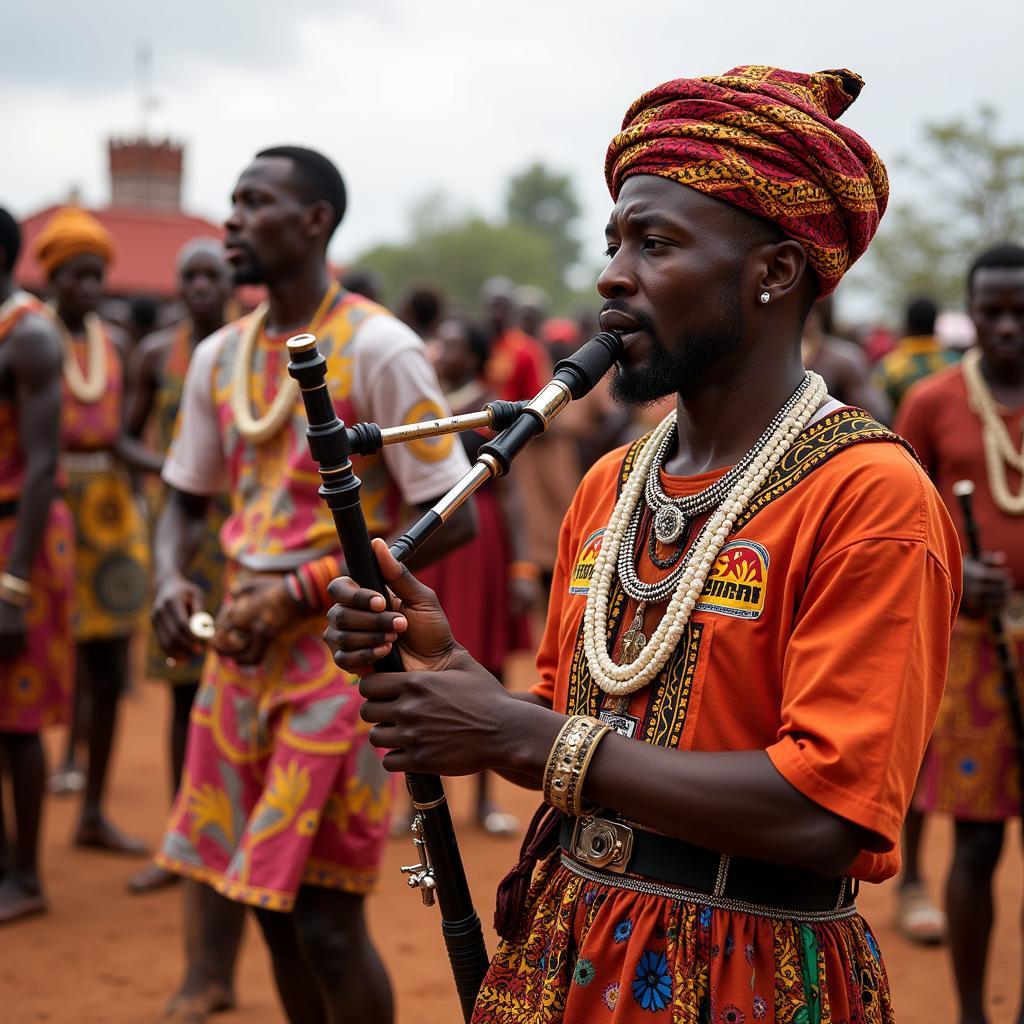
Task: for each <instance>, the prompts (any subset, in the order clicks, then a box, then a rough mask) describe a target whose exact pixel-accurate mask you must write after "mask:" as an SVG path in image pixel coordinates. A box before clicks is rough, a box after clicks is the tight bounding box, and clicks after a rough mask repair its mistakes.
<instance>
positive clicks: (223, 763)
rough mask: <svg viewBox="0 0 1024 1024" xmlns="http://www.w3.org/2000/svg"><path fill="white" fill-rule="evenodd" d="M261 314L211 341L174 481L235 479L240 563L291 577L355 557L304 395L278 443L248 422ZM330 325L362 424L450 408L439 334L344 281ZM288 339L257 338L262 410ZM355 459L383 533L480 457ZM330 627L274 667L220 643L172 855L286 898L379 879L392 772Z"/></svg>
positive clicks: (261, 902) (167, 841)
mask: <svg viewBox="0 0 1024 1024" xmlns="http://www.w3.org/2000/svg"><path fill="white" fill-rule="evenodd" d="M247 323H248V321H247V320H246V319H243V320H240V321H237V322H235V323H233V324H229V325H228V326H226V327H225V328H223V329H222V330H221V331H219V332H218V333H217V334H215V335H213V336H212V337H211V338H208V339H207V340H206V341H204V342H203V343H202V344H201V345H200V346H199V347H198V348H197V349H196V352H195V355H194V356H193V359H192V363H191V365H190V367H189V373H188V378H187V380H186V383H185V392H184V396H183V399H182V406H181V412H180V414H179V419H178V425H177V431H176V434H177V436H176V438H175V441H174V443H173V444H172V447H171V453H170V457H169V459H168V462H167V465H166V467H165V469H164V479H165V480H166V481H167V483H168V484H170V485H171V486H172V487H175V488H177V489H178V490H181V491H185V492H188V493H192V494H205V495H211V496H212V495H214V494H217V493H220V492H221V491H223V490H224V488H225V485H227V487H228V489H229V490H230V493H231V514H230V515H229V516H228V519H227V520H226V522H225V523H224V526H223V528H222V530H221V547H222V548H223V550H224V553H225V555H226V556H227V559H228V569H227V572H228V575H229V577H231V576H237V575H241V574H245V573H247V572H280V573H287V572H290V571H293V570H295V569H296V568H298V567H299V566H301V565H303V564H305V563H309V562H312V561H316V560H319V559H323V558H325V557H327V556H331V555H339V556H340V551H339V544H338V539H337V534H336V532H335V527H334V522H333V519H332V518H331V514H330V511H329V510H328V508H327V507H326V505H325V504H324V503H323V501H322V499H321V498H320V497H319V496H318V494H317V488H318V486H319V482H320V481H319V476H318V473H317V468H316V465H315V463H314V462H313V461H312V459H311V458H310V455H309V452H308V448H307V445H306V438H305V428H306V421H305V414H304V411H303V408H302V402H301V398H297V399H296V405H295V411H294V413H293V415H292V418H291V420H290V421H289V422H288V423H287V424H286V425H285V427H284V428H283V429H282V430H281V431H279V432H278V434H277V435H275V436H274V437H272V438H270V439H269V440H268V441H266V442H264V443H263V444H260V445H255V444H252V443H250V442H248V441H246V440H245V439H244V438H243V437H242V436H241V435H240V434H239V432H238V430H237V427H236V426H235V423H234V417H233V415H232V412H231V402H230V394H231V377H232V367H233V365H234V362H235V357H236V353H237V350H238V345H239V343H240V341H241V338H242V336H243V332H244V331H245V328H246V325H247ZM317 334H318V342H319V348H320V351H321V352H322V353H323V355H324V356H325V358H326V359H327V364H328V370H327V382H328V386H329V388H330V391H331V395H332V397H333V399H334V402H335V407H336V408H337V411H338V415H339V416H340V417H341V418H342V419H343V420H345V421H346V422H355V421H357V420H374V421H375V422H378V423H381V424H384V425H392V424H396V423H404V422H414V421H416V420H420V419H427V418H430V419H433V418H435V417H436V416H439V415H443V414H444V405H443V400H442V398H441V395H440V390H439V388H438V386H437V381H436V378H435V377H434V375H433V371H432V370H431V369H430V368H429V366H428V364H427V362H426V358H425V354H424V350H423V346H422V343H421V342H420V341H419V339H418V338H416V337H415V335H413V334H412V332H411V331H408V330H407V329H406V328H405V327H404V326H403V325H402V324H400V323H399V322H398V321H397V320H395V319H394V318H393V317H391V316H390V315H388V314H387V313H386V311H385V310H383V309H382V308H381V307H379V306H376V305H374V304H373V303H370V302H368V301H367V300H365V299H363V298H361V297H359V296H356V295H351V294H348V293H345V292H340V293H339V294H338V296H337V297H336V298H335V300H334V303H333V305H332V306H331V308H330V311H329V313H328V314H327V316H326V318H325V319H324V320H323V322H322V324H321V325H320V327H319V329H318V332H317ZM284 340H285V338H284V337H278V338H268V337H266V336H265V335H261V337H260V338H259V339H258V341H257V344H256V349H255V354H254V357H253V365H252V367H251V370H250V396H251V399H250V400H251V403H252V409H253V412H254V413H255V415H256V416H262V415H264V414H265V413H266V411H267V409H268V408H269V407H270V405H271V403H272V402H273V399H274V397H275V395H276V393H277V390H278V387H279V386H280V384H281V382H282V381H284V380H286V379H287V373H286V365H287V362H288V356H287V352H286V350H285V347H284ZM355 461H356V463H357V464H356V472H357V473H358V475H359V477H360V478H361V480H362V481H363V491H362V501H363V509H364V514H365V517H366V522H367V527H368V529H369V531H370V533H371V534H372V535H378V536H384V535H387V534H388V533H390V532H392V531H393V530H394V529H395V528H396V527H397V526H398V524H399V523H400V522H401V521H402V520H403V519H405V518H407V517H408V515H409V510H408V506H409V505H414V504H419V503H422V502H424V501H427V500H430V499H432V498H434V497H436V496H439V495H440V494H442V493H444V492H445V491H446V490H447V489H448V488H449V487H450V486H451V484H453V483H454V482H455V481H456V480H457V479H458V478H459V477H460V476H461V475H462V473H463V472H464V471H465V470H466V469H467V468H468V463H467V461H466V459H465V456H464V455H463V453H462V450H461V446H457V445H454V444H453V443H452V439H451V437H446V438H437V439H435V440H433V441H426V442H420V443H419V444H418V445H409V446H395V447H393V448H389V449H387V453H386V454H385V455H384V456H383V457H381V456H380V455H378V456H374V457H372V458H367V459H357V460H355ZM214 610H215V609H211V611H214ZM324 626H325V622H324V619H323V618H322V616H320V615H312V616H310V617H308V618H304V619H301V620H299V621H297V622H294V623H293V624H292V625H291V626H290V627H289V628H288V629H286V630H285V631H284V632H283V634H282V635H281V636H280V637H279V638H278V639H277V640H276V641H275V642H274V643H273V644H272V645H271V647H270V648H269V650H268V652H267V654H266V656H265V657H264V660H263V662H262V663H261V664H260V665H258V666H254V667H244V666H240V665H238V664H237V663H235V662H234V661H233V660H232V659H230V658H224V657H220V656H218V655H217V654H215V653H212V652H211V653H210V654H209V655H208V657H207V660H206V664H205V666H204V669H203V676H202V683H201V686H200V689H199V693H198V694H197V696H196V700H195V703H194V705H193V710H192V718H191V723H190V729H189V740H188V750H187V753H186V759H185V769H184V773H183V776H182V782H181V787H180V789H179V791H178V796H177V800H176V803H175V806H174V809H173V811H172V813H171V818H170V822H169V824H168V829H167V833H166V836H165V838H164V842H163V846H162V848H161V851H160V853H159V854H158V855H157V862H158V863H159V864H161V865H163V866H164V867H166V868H168V869H169V870H172V871H176V872H178V873H180V874H184V875H187V876H189V877H192V878H197V879H199V880H200V881H204V882H207V883H209V884H210V885H212V886H213V887H214V888H215V889H217V890H218V891H219V892H221V893H222V894H224V895H225V896H228V897H230V898H231V899H235V900H238V901H240V902H243V903H248V904H251V905H253V906H258V907H266V908H269V909H272V910H282V911H289V910H291V909H292V907H293V906H294V902H295V897H296V894H297V892H298V889H299V887H300V885H303V884H309V885H322V886H326V887H328V888H336V889H342V890H344V891H347V892H352V893H365V892H368V891H369V890H370V889H372V888H373V886H374V882H375V880H376V876H377V871H378V866H379V862H380V858H381V854H382V850H383V845H384V842H385V839H386V836H387V825H388V816H389V810H390V805H391V782H390V779H389V777H388V776H387V773H386V772H385V771H384V770H383V768H382V766H381V764H380V758H379V756H378V754H377V752H376V751H375V750H374V748H372V747H371V746H370V745H369V743H368V741H367V731H368V727H366V726H365V725H363V723H362V722H361V720H360V718H359V713H358V712H359V705H360V703H361V698H360V697H359V693H358V690H357V689H356V685H355V683H356V680H355V679H354V677H352V676H349V675H347V674H346V673H344V672H342V671H340V670H339V669H338V668H337V667H336V666H335V665H334V663H333V661H332V659H331V656H330V652H329V651H328V649H327V647H326V646H325V645H324V643H323V640H322V633H323V630H324Z"/></svg>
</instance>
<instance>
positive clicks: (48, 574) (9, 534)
mask: <svg viewBox="0 0 1024 1024" xmlns="http://www.w3.org/2000/svg"><path fill="white" fill-rule="evenodd" d="M16 527H17V518H16V517H15V516H13V515H12V516H6V517H4V518H3V519H0V565H3V564H5V563H6V561H7V555H8V553H9V552H10V550H11V545H12V544H13V543H14V531H15V528H16ZM73 564H74V544H73V541H72V534H71V514H70V512H69V511H68V507H67V505H65V504H64V502H63V501H60V500H59V499H57V500H54V501H53V502H52V503H51V505H50V513H49V519H48V521H47V524H46V532H45V533H44V535H43V542H42V544H41V545H40V548H39V552H38V553H37V555H36V559H35V563H34V564H33V566H32V572H31V574H30V577H29V584H30V586H31V587H32V599H31V603H30V604H29V606H28V608H27V609H26V611H25V620H26V625H27V627H28V637H27V640H28V646H27V648H26V650H25V651H24V652H23V653H22V654H21V655H19V656H18V657H17V658H15V659H14V660H13V661H0V732H21V733H35V732H39V730H40V729H42V728H43V727H44V726H47V725H59V724H61V723H62V722H65V721H66V720H67V716H68V708H69V707H70V704H71V688H72V686H73V683H74V659H73V658H72V638H71V589H72V586H73V582H72V569H73Z"/></svg>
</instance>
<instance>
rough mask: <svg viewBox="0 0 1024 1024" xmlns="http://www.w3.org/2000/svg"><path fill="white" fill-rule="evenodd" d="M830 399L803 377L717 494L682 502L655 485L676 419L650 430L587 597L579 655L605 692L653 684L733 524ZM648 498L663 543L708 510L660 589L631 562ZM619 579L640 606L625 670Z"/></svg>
mask: <svg viewBox="0 0 1024 1024" xmlns="http://www.w3.org/2000/svg"><path fill="white" fill-rule="evenodd" d="M826 396H827V389H826V387H825V382H824V381H823V380H822V379H821V377H819V376H818V375H817V374H816V373H805V374H804V379H803V380H802V381H801V383H800V385H799V386H798V387H797V389H796V390H795V391H794V392H793V394H792V395H791V396H790V398H789V399H788V400H787V402H786V403H785V405H783V407H782V408H781V409H780V410H779V411H778V413H777V414H776V415H775V417H774V418H773V419H772V421H771V423H769V424H768V427H767V428H766V429H765V431H764V432H763V433H762V435H761V436H760V437H759V438H758V440H757V441H756V442H755V443H754V445H753V447H752V448H751V449H750V451H748V452H747V453H746V455H744V456H743V458H742V459H741V460H740V461H739V462H738V463H737V464H736V466H734V467H733V468H732V469H731V470H730V471H729V472H728V473H726V474H725V475H724V476H722V477H721V478H720V479H719V480H718V481H717V482H716V483H715V484H712V485H711V487H708V488H706V489H705V490H704V491H701V492H700V493H699V494H695V495H692V496H690V497H688V498H683V499H674V498H669V497H668V496H667V495H665V494H664V493H663V492H662V490H661V486H660V483H659V482H658V479H657V478H658V475H659V472H660V469H661V465H662V462H663V461H664V458H665V456H666V454H667V452H668V450H669V447H670V445H671V443H672V440H673V437H674V435H675V432H676V414H675V412H671V413H670V414H669V415H668V416H666V417H665V419H664V420H662V421H661V423H660V424H659V425H658V426H657V427H656V428H655V429H654V431H653V433H652V434H651V436H650V437H649V438H648V440H647V442H646V443H645V444H644V446H643V448H642V449H641V451H640V454H639V456H638V458H637V461H636V464H635V466H634V467H633V471H632V472H631V473H630V475H629V479H628V480H627V481H626V484H625V486H624V487H623V489H622V493H621V494H620V496H619V499H618V501H617V502H616V504H615V508H614V509H613V511H612V515H611V519H610V520H609V522H608V526H607V528H606V530H605V532H604V537H603V539H602V542H601V550H600V552H599V553H598V556H597V561H596V563H595V565H594V575H593V577H592V579H591V584H590V590H589V591H588V593H587V605H586V610H585V612H584V616H583V648H584V654H585V655H586V658H587V665H588V667H589V669H590V674H591V676H592V678H593V680H594V682H595V683H596V684H597V686H598V687H600V689H601V690H603V691H604V692H605V693H607V694H609V695H610V696H613V697H625V696H628V695H629V694H631V693H635V692H636V691H637V690H639V689H642V688H643V687H644V686H646V685H647V684H648V683H650V682H651V681H652V680H653V679H654V678H655V677H656V676H657V675H658V673H659V672H661V670H662V669H663V668H664V667H665V665H666V663H667V662H668V659H669V658H670V657H671V655H672V652H673V651H674V650H675V649H676V648H677V647H678V645H679V642H680V640H681V639H682V636H683V633H684V631H685V630H686V626H687V623H688V622H689V621H690V616H691V615H692V614H693V610H694V608H695V607H696V606H697V602H698V601H699V599H700V595H701V593H702V591H703V590H704V585H705V583H706V582H707V578H708V574H709V573H710V572H711V568H712V566H714V564H715V561H716V560H717V558H718V556H719V554H720V552H721V550H722V548H723V547H724V546H725V543H726V541H727V540H728V539H729V535H730V534H731V533H732V531H733V528H734V527H735V525H736V521H737V520H738V519H739V518H740V517H741V516H742V515H743V513H744V512H745V511H746V509H747V507H748V506H749V504H750V502H751V501H752V500H753V498H754V496H755V495H756V494H757V493H758V492H759V491H760V490H761V488H762V487H763V486H764V483H765V481H766V480H767V479H768V477H769V476H770V475H771V473H772V472H773V471H774V470H775V468H776V466H778V464H779V462H780V461H781V460H782V458H783V456H784V455H785V454H786V452H788V451H789V449H790V448H791V447H792V445H793V443H794V441H795V440H796V438H797V437H799V435H800V433H801V432H802V431H803V430H804V428H805V427H806V426H807V424H808V423H810V421H811V420H812V419H813V417H814V414H815V412H816V411H817V409H818V407H819V406H820V405H821V403H822V402H823V401H824V400H825V398H826ZM652 479H653V480H654V484H653V485H651V480H652ZM645 497H646V503H647V504H648V506H649V508H650V509H651V511H652V512H653V513H654V517H655V531H656V535H657V537H658V540H662V542H663V543H671V542H672V541H673V540H675V539H677V538H679V537H680V536H685V533H686V532H687V531H688V529H689V526H690V524H692V521H693V520H694V519H695V518H696V517H697V516H700V515H703V514H704V513H706V512H709V511H710V512H711V515H710V517H709V518H708V519H707V521H706V522H705V523H704V526H703V527H702V528H701V530H700V532H699V533H698V535H697V537H696V538H695V539H694V540H693V541H692V542H691V544H690V546H689V548H688V550H687V551H686V553H685V556H683V557H682V560H681V561H680V563H679V564H678V566H677V567H676V568H675V569H674V570H673V572H671V573H670V574H669V575H668V576H667V577H665V579H663V580H661V581H659V582H658V583H644V582H643V581H642V580H640V578H639V576H638V575H637V572H636V566H635V564H634V554H633V553H634V550H635V545H636V539H637V534H638V531H639V524H640V521H641V517H642V511H643V510H642V507H641V502H642V500H643V499H644V498H645ZM669 509H670V510H669ZM659 517H661V530H660V532H659V531H658V528H657V523H658V520H659ZM663 538H666V539H664V540H663ZM616 575H618V578H619V582H620V583H621V584H622V589H623V590H624V591H625V592H626V594H627V596H628V597H630V598H632V599H633V600H634V601H636V602H637V609H636V613H635V615H634V617H633V620H632V623H631V624H630V628H629V629H628V630H627V631H626V633H625V634H624V635H623V648H622V663H621V664H617V663H616V662H615V661H613V660H612V657H611V655H610V654H609V653H608V642H607V622H608V603H609V598H610V595H611V589H612V584H613V582H614V580H615V577H616ZM670 594H671V599H670V600H669V603H668V607H667V608H666V609H665V613H664V615H663V616H662V618H661V621H660V622H659V624H658V626H657V628H656V629H655V631H654V633H653V634H652V635H651V636H650V638H647V637H645V636H644V635H643V632H642V630H643V621H644V611H645V610H646V607H647V605H648V604H655V603H660V602H661V601H664V600H665V599H666V598H667V597H669V595H670Z"/></svg>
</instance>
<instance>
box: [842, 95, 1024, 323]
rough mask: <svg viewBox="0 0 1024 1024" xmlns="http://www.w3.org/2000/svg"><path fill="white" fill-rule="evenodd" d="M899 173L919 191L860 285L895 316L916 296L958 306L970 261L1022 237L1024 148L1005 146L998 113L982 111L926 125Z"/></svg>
mask: <svg viewBox="0 0 1024 1024" xmlns="http://www.w3.org/2000/svg"><path fill="white" fill-rule="evenodd" d="M895 167H896V168H897V169H899V170H900V171H901V172H902V173H901V175H900V177H906V178H911V177H913V178H916V180H917V182H918V184H919V186H920V192H919V194H917V195H915V199H914V200H913V201H910V202H904V203H901V204H899V205H895V206H894V207H893V208H892V209H890V210H889V212H888V213H887V214H886V216H885V218H884V219H883V221H882V227H881V230H880V231H879V233H878V236H877V238H876V239H875V240H874V241H873V242H872V244H871V247H870V249H869V250H868V253H867V255H866V256H865V259H864V264H865V265H864V269H863V270H862V271H861V272H860V273H858V274H857V275H856V278H855V281H856V283H857V284H858V286H859V287H861V288H865V289H870V290H871V292H872V293H873V294H874V296H875V297H876V298H877V299H878V301H879V302H880V304H881V305H882V306H884V308H885V309H886V311H887V312H889V313H890V315H894V316H899V315H900V314H901V313H902V310H903V307H904V305H905V304H906V302H907V300H908V299H909V298H911V297H912V296H914V295H917V294H926V295H932V296H934V297H935V298H936V299H937V300H938V301H939V302H940V303H941V304H943V305H946V306H951V307H955V306H960V305H962V303H963V299H964V278H965V273H966V270H967V267H968V265H969V263H970V261H971V259H972V257H973V256H974V255H975V254H976V253H977V252H979V251H980V250H981V249H983V248H985V246H987V245H992V244H994V243H996V242H1000V241H1005V240H1008V239H1011V240H1018V241H1019V240H1020V239H1022V238H1024V143H1022V142H1017V141H1002V140H1001V139H1000V138H999V135H998V117H997V115H996V112H995V111H994V110H993V109H992V108H991V107H987V106H983V107H981V108H979V110H978V111H977V113H976V114H975V115H974V116H972V117H970V118H969V119H965V118H954V119H952V120H949V121H941V122H934V123H931V124H926V125H925V126H924V130H923V138H922V144H921V147H920V150H919V154H918V155H917V156H916V157H914V158H903V159H901V160H899V161H897V163H896V165H895Z"/></svg>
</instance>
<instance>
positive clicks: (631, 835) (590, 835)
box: [559, 816, 856, 913]
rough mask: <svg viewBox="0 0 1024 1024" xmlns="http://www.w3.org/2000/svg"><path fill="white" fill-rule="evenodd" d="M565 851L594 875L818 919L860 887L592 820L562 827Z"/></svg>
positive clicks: (847, 904) (849, 900)
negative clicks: (646, 882)
mask: <svg viewBox="0 0 1024 1024" xmlns="http://www.w3.org/2000/svg"><path fill="white" fill-rule="evenodd" d="M559 842H560V843H561V846H562V849H563V850H564V851H565V852H566V853H567V854H568V856H569V857H570V858H571V859H572V860H573V861H576V862H578V863H579V864H581V865H583V866H584V867H585V868H589V869H591V870H598V871H601V872H604V873H607V874H608V875H609V877H608V878H607V881H608V883H609V884H611V885H614V884H615V881H616V880H615V875H621V876H623V878H624V880H625V878H626V877H629V878H637V877H639V878H641V879H650V880H652V881H655V882H662V883H666V884H667V885H669V886H673V887H675V888H679V889H683V890H687V891H688V892H692V893H695V894H700V895H706V896H708V897H709V901H711V902H714V901H715V900H721V901H734V902H739V903H747V904H751V905H754V906H757V907H760V908H764V909H768V910H781V911H794V912H798V913H816V912H827V911H841V910H845V909H847V908H851V907H852V906H853V898H854V896H855V894H856V884H854V885H853V886H851V885H850V884H849V880H848V879H846V878H825V877H824V876H823V875H819V874H816V873H815V872H813V871H807V870H804V869H803V868H791V867H784V866H782V865H780V864H769V863H767V862H766V861H759V860H750V859H748V858H746V857H724V856H723V855H722V854H719V853H715V852H714V851H713V850H705V849H703V848H702V847H699V846H694V845H693V844H692V843H687V842H685V841H684V840H682V839H673V838H672V837H670V836H663V835H659V834H657V833H655V832H648V831H646V830H645V829H642V828H638V827H636V826H630V825H626V824H624V823H623V822H621V821H619V820H618V819H616V818H611V817H607V818H605V817H597V816H588V817H582V818H570V819H569V820H568V821H566V822H563V824H562V828H561V832H560V833H559Z"/></svg>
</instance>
